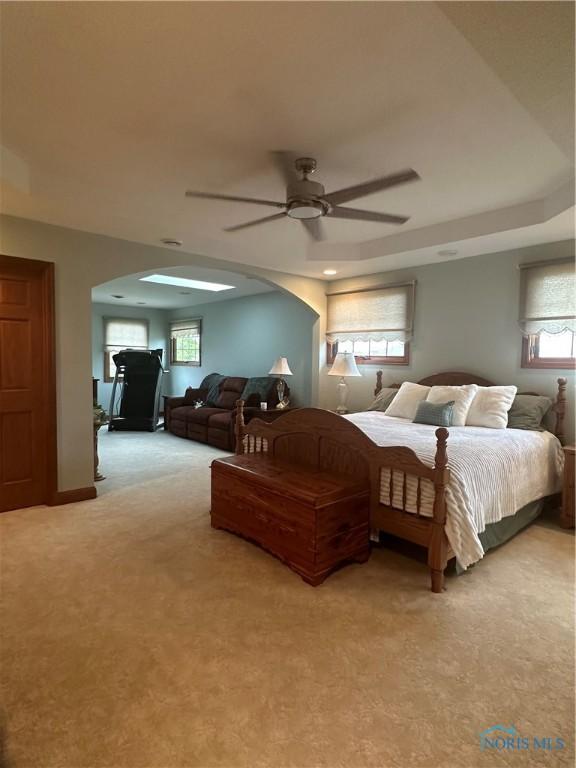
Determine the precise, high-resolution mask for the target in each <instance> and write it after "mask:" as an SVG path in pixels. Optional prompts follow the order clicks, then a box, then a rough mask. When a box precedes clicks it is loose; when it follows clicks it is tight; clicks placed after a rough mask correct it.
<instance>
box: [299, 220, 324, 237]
mask: <svg viewBox="0 0 576 768" xmlns="http://www.w3.org/2000/svg"><path fill="white" fill-rule="evenodd" d="M300 221H301V222H302V224H303V225H304V229H305V230H306V231H307V232H308V234H309V235H310V237H311V238H312V239H313V240H326V234H325V232H324V227H323V226H322V220H321V218H320V217H318V218H317V219H300Z"/></svg>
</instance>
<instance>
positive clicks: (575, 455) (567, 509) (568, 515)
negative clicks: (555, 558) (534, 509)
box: [560, 445, 576, 528]
mask: <svg viewBox="0 0 576 768" xmlns="http://www.w3.org/2000/svg"><path fill="white" fill-rule="evenodd" d="M563 450H564V484H563V486H562V509H561V511H560V525H561V526H562V528H574V504H575V502H574V462H575V460H576V446H574V445H565V446H564V449H563Z"/></svg>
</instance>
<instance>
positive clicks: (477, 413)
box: [466, 386, 517, 429]
mask: <svg viewBox="0 0 576 768" xmlns="http://www.w3.org/2000/svg"><path fill="white" fill-rule="evenodd" d="M516 392H517V387H513V386H510V387H478V392H477V393H476V397H475V398H474V400H472V405H471V406H470V410H469V411H468V416H467V417H466V425H467V426H470V427H490V428H492V429H506V426H507V425H508V411H509V410H510V408H511V407H512V403H513V402H514V398H515V397H516Z"/></svg>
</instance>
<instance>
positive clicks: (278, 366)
mask: <svg viewBox="0 0 576 768" xmlns="http://www.w3.org/2000/svg"><path fill="white" fill-rule="evenodd" d="M268 374H273V375H274V376H279V377H280V378H279V380H278V384H277V386H276V391H277V392H278V405H277V406H276V407H277V408H284V407H285V405H286V404H284V405H283V403H284V393H285V391H286V383H285V382H284V379H283V378H282V376H292V371H291V370H290V366H289V365H288V360H287V359H286V358H285V357H279V358H278V359H277V360H276V362H275V363H274V365H273V366H272V368H270V370H269V371H268Z"/></svg>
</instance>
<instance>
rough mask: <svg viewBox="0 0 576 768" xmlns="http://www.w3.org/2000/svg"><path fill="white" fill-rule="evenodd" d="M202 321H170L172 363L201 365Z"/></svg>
mask: <svg viewBox="0 0 576 768" xmlns="http://www.w3.org/2000/svg"><path fill="white" fill-rule="evenodd" d="M201 348H202V321H201V320H199V319H196V320H176V321H174V322H173V323H170V363H171V364H172V365H200V364H201V363H200V360H201Z"/></svg>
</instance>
